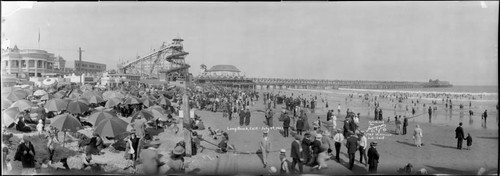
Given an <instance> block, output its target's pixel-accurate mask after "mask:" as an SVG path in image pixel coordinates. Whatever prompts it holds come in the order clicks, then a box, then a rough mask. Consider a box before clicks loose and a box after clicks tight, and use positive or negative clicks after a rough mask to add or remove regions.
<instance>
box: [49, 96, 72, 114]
mask: <svg viewBox="0 0 500 176" xmlns="http://www.w3.org/2000/svg"><path fill="white" fill-rule="evenodd" d="M44 108H45V109H47V110H48V111H62V110H65V109H67V108H68V101H67V100H63V99H60V98H53V99H50V100H49V101H47V103H45V106H44Z"/></svg>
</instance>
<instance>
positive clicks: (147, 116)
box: [130, 109, 155, 122]
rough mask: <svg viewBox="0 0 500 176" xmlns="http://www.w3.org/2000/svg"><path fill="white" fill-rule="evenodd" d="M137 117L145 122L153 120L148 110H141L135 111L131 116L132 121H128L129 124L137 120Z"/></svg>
mask: <svg viewBox="0 0 500 176" xmlns="http://www.w3.org/2000/svg"><path fill="white" fill-rule="evenodd" d="M139 116H140V117H142V118H144V119H146V120H147V121H149V120H153V119H154V118H155V117H154V116H153V113H151V112H150V111H148V110H145V109H143V110H140V111H137V112H135V113H134V114H132V119H131V120H130V122H134V121H135V119H137V118H138V117H139Z"/></svg>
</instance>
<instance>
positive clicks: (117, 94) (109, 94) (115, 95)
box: [102, 91, 125, 100]
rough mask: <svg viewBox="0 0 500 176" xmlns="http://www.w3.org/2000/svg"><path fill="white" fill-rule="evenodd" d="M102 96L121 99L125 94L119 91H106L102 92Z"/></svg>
mask: <svg viewBox="0 0 500 176" xmlns="http://www.w3.org/2000/svg"><path fill="white" fill-rule="evenodd" d="M102 98H103V99H104V100H109V99H112V98H119V99H122V98H125V96H123V94H122V93H120V92H116V91H106V92H104V93H102Z"/></svg>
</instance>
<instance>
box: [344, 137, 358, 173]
mask: <svg viewBox="0 0 500 176" xmlns="http://www.w3.org/2000/svg"><path fill="white" fill-rule="evenodd" d="M348 134H349V138H348V139H347V143H346V147H347V153H348V154H349V170H352V168H353V167H354V157H355V156H354V155H355V154H356V151H357V150H358V145H359V141H358V138H357V137H356V136H355V134H354V133H353V132H352V131H349V132H348Z"/></svg>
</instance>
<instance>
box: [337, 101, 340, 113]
mask: <svg viewBox="0 0 500 176" xmlns="http://www.w3.org/2000/svg"><path fill="white" fill-rule="evenodd" d="M337 111H338V115H339V116H340V103H339V106H337Z"/></svg>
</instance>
